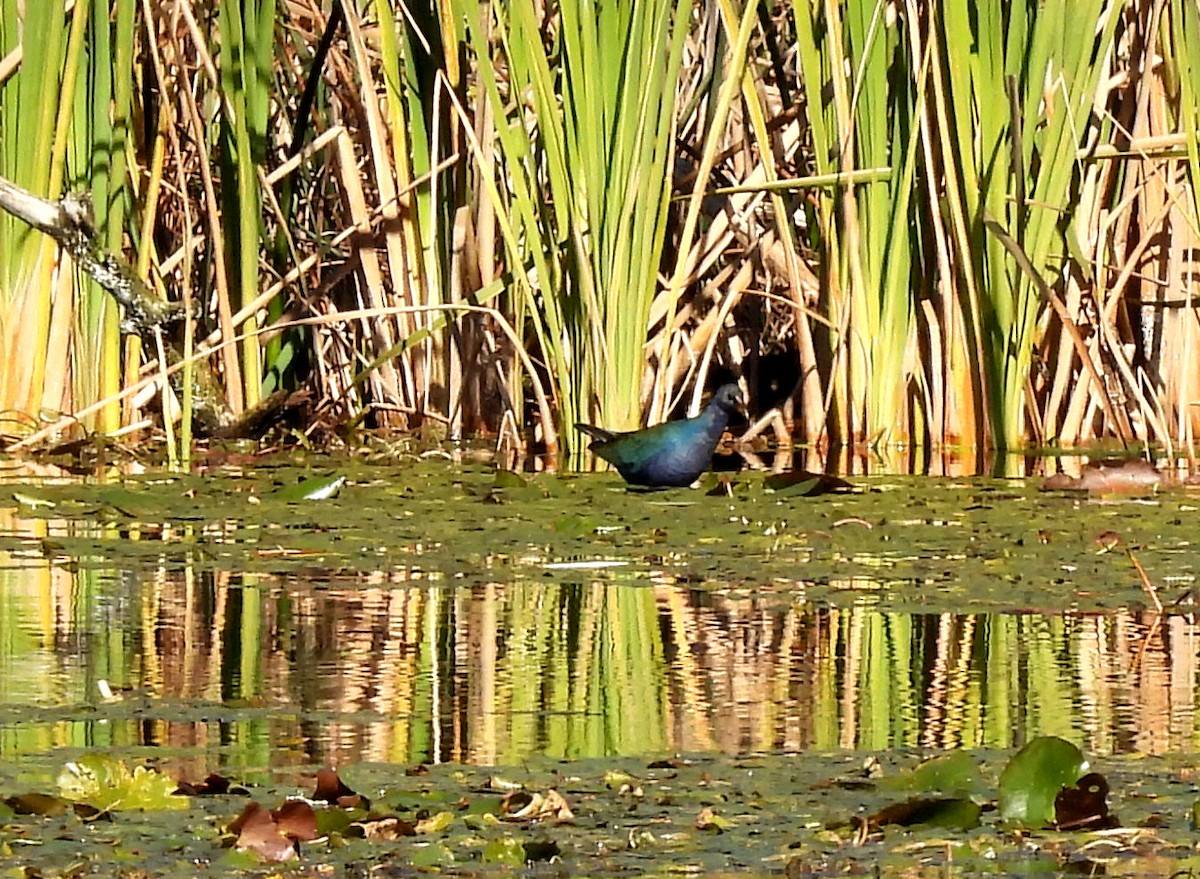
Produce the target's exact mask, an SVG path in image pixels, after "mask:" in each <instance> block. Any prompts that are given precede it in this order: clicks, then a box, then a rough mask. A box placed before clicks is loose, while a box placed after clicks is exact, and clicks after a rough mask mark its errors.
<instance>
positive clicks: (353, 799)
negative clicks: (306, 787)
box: [312, 766, 371, 810]
mask: <svg viewBox="0 0 1200 879" xmlns="http://www.w3.org/2000/svg"><path fill="white" fill-rule="evenodd" d="M312 799H314V800H316V801H317V802H321V803H329V804H330V805H332V806H340V807H341V808H343V809H368V810H369V809H370V808H371V801H370V800H368V799H367V798H366V797H364V796H363V795H362V794H360V793H358V791H356V790H354V789H353V788H351V787H349V786H348V785H347V784H346V783H345V782H344V781H342V778H341V776H340V775H338V774H337V773H336V772H335V771H334V770H333V769H331V768H329V767H328V766H326V767H324V768H323V769H318V770H317V789H316V790H315V791H313V795H312Z"/></svg>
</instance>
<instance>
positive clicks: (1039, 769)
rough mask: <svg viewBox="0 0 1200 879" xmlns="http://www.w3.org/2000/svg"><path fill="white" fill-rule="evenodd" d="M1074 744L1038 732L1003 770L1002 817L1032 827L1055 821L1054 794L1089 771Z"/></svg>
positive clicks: (1001, 790) (1001, 787)
mask: <svg viewBox="0 0 1200 879" xmlns="http://www.w3.org/2000/svg"><path fill="white" fill-rule="evenodd" d="M1087 765H1088V764H1087V760H1085V759H1084V757H1083V753H1082V752H1081V751H1080V750H1079V748H1077V747H1075V745H1073V744H1071V743H1070V742H1068V741H1066V740H1065V739H1060V738H1058V737H1057V736H1039V737H1038V738H1036V739H1033V740H1032V741H1031V742H1030V743H1029V744H1027V745H1026V746H1025V747H1024V748H1022V749H1021V750H1020V751H1018V752H1017V754H1016V756H1014V757H1013V758H1012V760H1010V761H1009V762H1008V765H1007V766H1005V767H1004V771H1003V772H1001V773H1000V817H1001V818H1003V819H1004V820H1005V821H1014V822H1016V823H1019V824H1024V825H1027V826H1030V827H1042V826H1044V825H1046V824H1050V823H1053V821H1054V798H1055V797H1057V796H1058V792H1059V791H1060V790H1062V789H1063V788H1064V787H1070V786H1072V785H1074V784H1075V782H1076V781H1078V780H1079V778H1080V777H1081V776H1082V775H1083V773H1084V772H1085V771H1087Z"/></svg>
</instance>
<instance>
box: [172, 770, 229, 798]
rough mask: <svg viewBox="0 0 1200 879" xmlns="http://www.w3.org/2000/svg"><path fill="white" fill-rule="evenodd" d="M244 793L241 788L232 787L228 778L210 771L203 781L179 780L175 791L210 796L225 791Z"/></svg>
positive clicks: (189, 795)
mask: <svg viewBox="0 0 1200 879" xmlns="http://www.w3.org/2000/svg"><path fill="white" fill-rule="evenodd" d="M231 792H232V793H239V792H240V793H245V790H244V789H243V788H234V787H232V785H231V784H230V781H229V779H228V778H226V777H225V776H223V775H217V773H215V772H210V773H209V774H208V777H207V778H205V779H204V781H199V782H195V783H193V782H190V781H183V780H180V782H179V786H178V787H177V788H175V793H177V794H179V795H181V796H187V797H212V796H219V795H220V794H227V793H231Z"/></svg>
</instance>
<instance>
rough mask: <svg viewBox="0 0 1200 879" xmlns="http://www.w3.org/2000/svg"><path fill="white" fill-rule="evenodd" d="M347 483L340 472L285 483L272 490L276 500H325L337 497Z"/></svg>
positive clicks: (290, 501) (298, 501)
mask: <svg viewBox="0 0 1200 879" xmlns="http://www.w3.org/2000/svg"><path fill="white" fill-rule="evenodd" d="M345 484H346V477H345V476H340V475H338V474H334V475H332V476H318V477H314V478H312V479H303V480H301V481H300V482H297V483H296V484H295V485H285V486H284V487H283V488H279V489H276V490H275V491H273V492H271V497H272V498H273V499H275V500H280V501H286V502H287V503H300V502H301V501H323V500H328V499H329V498H331V497H336V496H337V493H338V492H339V491H341V490H342V486H343V485H345Z"/></svg>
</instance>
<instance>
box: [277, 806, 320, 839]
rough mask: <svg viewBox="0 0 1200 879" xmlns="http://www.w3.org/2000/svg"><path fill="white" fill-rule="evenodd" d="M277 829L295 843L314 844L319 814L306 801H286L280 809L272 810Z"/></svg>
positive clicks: (317, 834)
mask: <svg viewBox="0 0 1200 879" xmlns="http://www.w3.org/2000/svg"><path fill="white" fill-rule="evenodd" d="M271 817H272V818H274V819H275V827H276V829H277V830H278V831H279V832H280V833H282V834H283V835H284V836H286V837H287V838H288V839H291V840H293V841H295V842H312V841H313V840H314V839H316V838H317V837H318V836H319V835H320V834H319V833H317V813H316V812H314V811H313V807H312V806H310V805H309V804H308V803H306V802H304V800H285V801H284V803H283V805H282V806H280V807H279V808H278V809H272V810H271Z"/></svg>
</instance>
